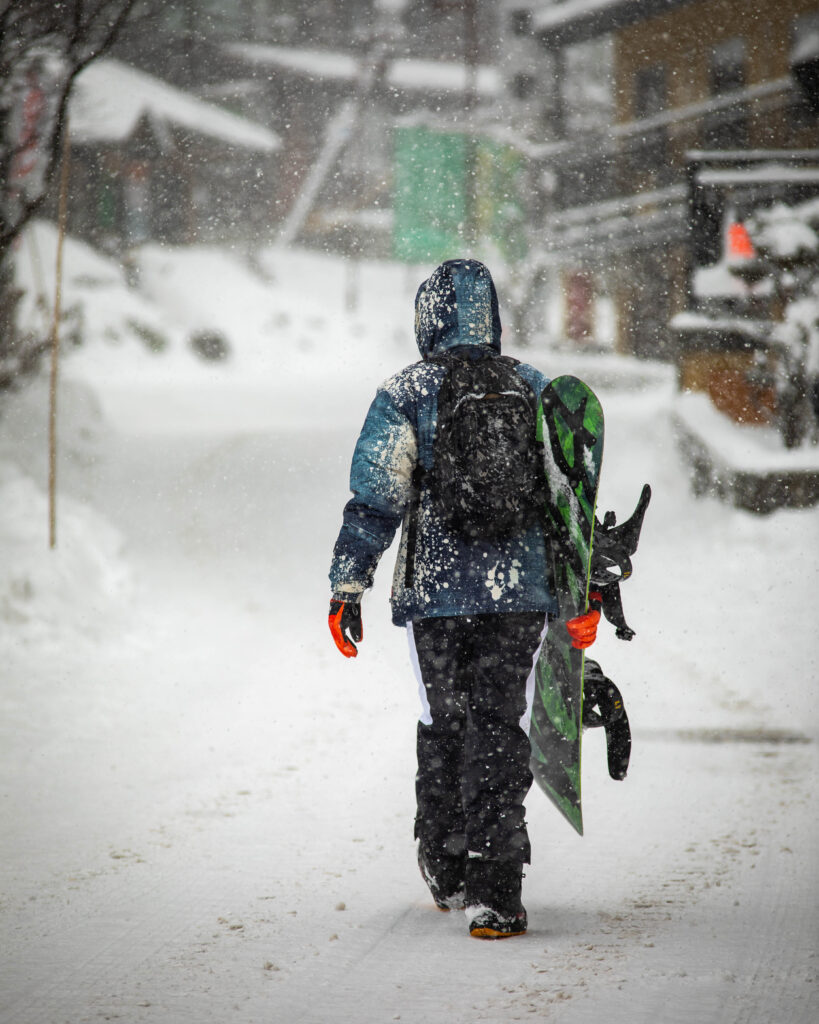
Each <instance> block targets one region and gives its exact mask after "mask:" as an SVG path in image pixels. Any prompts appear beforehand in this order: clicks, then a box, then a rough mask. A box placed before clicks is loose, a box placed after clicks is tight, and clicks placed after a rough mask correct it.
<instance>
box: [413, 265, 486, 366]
mask: <svg viewBox="0 0 819 1024" xmlns="http://www.w3.org/2000/svg"><path fill="white" fill-rule="evenodd" d="M500 337H501V322H500V313H499V312H498V296H497V292H496V291H495V283H494V281H493V280H492V275H491V274H490V273H489V271H488V270H487V269H486V267H485V266H484V265H483V263H479V262H478V261H477V260H447V261H446V262H445V263H442V264H441V265H440V267H438V268H437V270H435V271H433V273H432V274H431V275H430V277H429V278H428V279H427V280H426V281H424V283H423V284H422V285H421V287H420V288H419V289H418V293H417V294H416V296H415V340H416V342H417V343H418V350H419V351H420V353H421V355H422V356H423V357H424V359H426V358H427V357H428V356H431V355H439V354H440V353H442V352H445V351H447V349H452V348H456V347H457V346H459V345H489V346H490V347H491V348H493V349H495V351H496V352H500Z"/></svg>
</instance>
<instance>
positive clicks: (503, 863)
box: [466, 858, 527, 939]
mask: <svg viewBox="0 0 819 1024" xmlns="http://www.w3.org/2000/svg"><path fill="white" fill-rule="evenodd" d="M522 879H523V865H522V864H520V863H519V862H517V861H509V860H483V859H481V858H470V859H469V860H468V861H467V866H466V920H467V924H468V925H469V934H470V935H471V936H472V937H473V938H475V939H508V938H511V937H512V936H514V935H523V934H525V932H526V927H527V919H526V911H525V910H524V909H523V904H522V903H521V899H520V897H521V884H522Z"/></svg>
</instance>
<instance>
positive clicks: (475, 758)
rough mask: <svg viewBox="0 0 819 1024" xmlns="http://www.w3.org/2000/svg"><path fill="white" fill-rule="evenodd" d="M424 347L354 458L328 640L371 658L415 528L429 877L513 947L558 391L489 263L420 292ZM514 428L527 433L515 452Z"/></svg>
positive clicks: (410, 575) (375, 409)
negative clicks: (507, 313) (369, 643)
mask: <svg viewBox="0 0 819 1024" xmlns="http://www.w3.org/2000/svg"><path fill="white" fill-rule="evenodd" d="M415 335H416V341H417V343H418V348H419V350H420V353H421V357H422V358H421V360H420V361H419V362H416V363H414V364H412V365H411V366H408V367H406V368H405V369H403V370H401V371H400V372H399V373H397V374H395V376H393V377H391V378H390V379H389V380H387V381H386V382H385V383H384V384H383V385H382V386H381V387H380V388H379V389H378V391H377V393H376V396H375V399H374V401H373V403H372V405H371V406H370V410H369V412H368V414H367V417H366V419H365V421H364V426H363V428H362V430H361V434H360V436H359V439H358V443H357V445H356V448H355V452H354V455H353V461H352V469H351V476H350V488H351V490H352V493H353V497H352V499H351V500H350V501H349V502H348V503H347V505H346V506H345V509H344V516H343V524H342V527H341V531H340V533H339V536H338V540H337V541H336V544H335V549H334V552H333V559H332V565H331V569H330V583H331V587H332V598H331V601H330V614H329V625H330V630H331V632H332V635H333V639H334V641H335V643H336V646H337V647H338V649H339V650H340V651H341V653H342V654H344V655H345V656H347V657H355V656H356V655H357V653H358V651H357V648H356V646H355V644H356V643H358V642H360V641H361V639H362V637H363V630H362V622H361V604H360V602H361V597H362V595H363V593H364V591H365V590H367V589H368V588H369V587H370V586H372V581H373V576H374V573H375V570H376V567H377V565H378V562H379V559H380V557H381V555H382V553H383V552H384V551H385V550H386V549H387V547H389V545H390V543H391V542H392V540H393V537H394V535H395V533H396V531H397V529H398V527H399V526H401V527H402V536H401V543H400V547H399V552H398V558H397V561H396V566H395V571H394V576H393V589H392V598H391V602H392V617H393V622H394V623H395V624H396V625H399V626H402V627H405V628H406V630H407V635H408V638H409V647H410V660H411V662H412V665H413V666H414V669H415V672H416V675H417V677H418V682H419V691H420V697H421V706H422V713H421V716H420V720H419V722H418V734H417V755H418V773H417V776H416V797H417V813H416V818H415V837H416V839H417V841H418V863H419V866H420V868H421V873H422V875H423V877H424V879H425V881H426V883H427V885H428V886H429V889H430V891H431V893H432V896H433V899H434V900H435V903H436V905H437V906H438V907H439V908H440V909H442V910H454V909H461V908H465V909H466V915H467V921H468V925H469V931H470V934H471V935H473V936H475V937H478V938H505V937H508V936H512V935H521V934H523V933H524V932H525V931H526V925H527V920H526V911H525V910H524V908H523V904H522V902H521V879H522V873H523V865H524V864H527V863H529V861H530V845H529V837H528V834H527V830H526V822H525V820H524V803H523V802H524V799H525V797H526V794H527V792H528V790H529V787H530V786H531V783H532V775H531V772H530V769H529V757H530V745H529V739H528V734H527V732H526V728H525V725H524V724H523V723H525V721H526V718H527V711H528V708H529V707H530V705H531V696H532V688H533V675H534V664H535V662H536V660H537V655H538V652H539V650H540V647H541V643H542V641H543V638H544V636H545V633H546V629H547V625H548V619H549V615H550V613H554V612H555V611H556V607H555V601H554V598H553V596H552V594H551V593H550V590H549V585H548V579H549V572H548V557H549V556H548V552H547V544H546V538H545V537H544V533H543V528H542V525H541V517H540V516H539V515H538V507H539V505H540V503H541V502H542V500H543V499H542V494H543V492H542V474H543V469H542V465H543V464H542V462H537V459H536V460H535V463H534V465H535V466H536V469H535V470H531V468H530V467H531V465H532V457H531V451H532V450H535V449H536V440H535V422H536V411H537V404H538V399H539V396H540V394H541V392H542V390H543V388H544V387H545V386H546V385H547V383H548V380H547V379H546V378H545V377H544V376H543V375H542V374H541V373H540V372H539V371H538V370H536V369H534V368H533V367H531V366H529V365H527V364H525V363H518V362H516V361H515V360H512V359H508V358H507V357H505V356H502V355H501V354H500V335H501V322H500V315H499V312H498V300H497V295H496V292H495V286H494V283H493V281H492V278H491V276H490V274H489V271H488V270H487V268H486V267H485V266H483V264H481V263H478V262H477V261H475V260H468V259H459V260H449V261H447V262H446V263H443V264H442V265H441V266H440V267H438V268H437V270H435V272H434V273H433V274H432V275H431V277H430V278H429V279H428V280H427V281H425V282H424V283H423V284H422V285H421V287H420V288H419V290H418V294H417V296H416V300H415ZM510 423H511V424H512V426H511V427H510ZM510 431H511V432H514V431H518V432H519V433H520V432H523V434H524V435H525V436H521V437H520V438H519V440H518V442H517V443H515V442H514V437H513V436H512V433H510ZM504 446H505V447H506V450H507V455H502V454H499V450H500V449H501V448H503V447H504ZM499 458H500V459H505V461H504V462H503V464H502V465H500V468H499V464H498V459H499ZM527 459H528V460H529V461H528V462H527ZM459 460H460V461H459ZM527 473H528V474H529V476H527ZM533 473H534V475H532V474H533ZM538 481H540V485H539V484H538ZM484 492H486V494H488V495H489V496H488V497H487V498H485V504H484V505H483V506H481V504H480V502H481V500H484ZM498 493H500V499H499V498H498ZM476 502H477V504H476ZM598 619H599V613H598V612H590V613H588V614H586V615H583V616H580V617H579V618H578V619H575V620H573V621H572V622H571V623H569V628H570V633H571V634H572V637H573V642H574V643H575V646H579V647H587V646H589V645H590V644H591V643H592V642H593V640H594V638H595V633H596V627H597V621H598Z"/></svg>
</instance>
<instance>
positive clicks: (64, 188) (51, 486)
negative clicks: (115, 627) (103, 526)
mask: <svg viewBox="0 0 819 1024" xmlns="http://www.w3.org/2000/svg"><path fill="white" fill-rule="evenodd" d="M69 162H70V160H69V141H68V117H67V115H66V120H65V123H64V125H63V152H62V167H61V169H60V204H59V212H58V215H57V267H56V274H55V285H54V322H53V324H52V327H51V378H50V382H49V390H48V395H49V408H48V544H49V547H51V548H55V547H56V546H57V369H58V366H59V355H60V313H61V306H62V291H63V241H64V240H65V222H66V212H67V209H68V172H69Z"/></svg>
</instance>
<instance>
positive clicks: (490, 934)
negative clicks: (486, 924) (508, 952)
mask: <svg viewBox="0 0 819 1024" xmlns="http://www.w3.org/2000/svg"><path fill="white" fill-rule="evenodd" d="M469 934H470V935H471V936H472V938H473V939H516V938H517V937H518V936H520V935H525V934H526V929H524V930H523V931H521V932H500V931H497V929H495V928H471V929H470V931H469Z"/></svg>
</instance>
